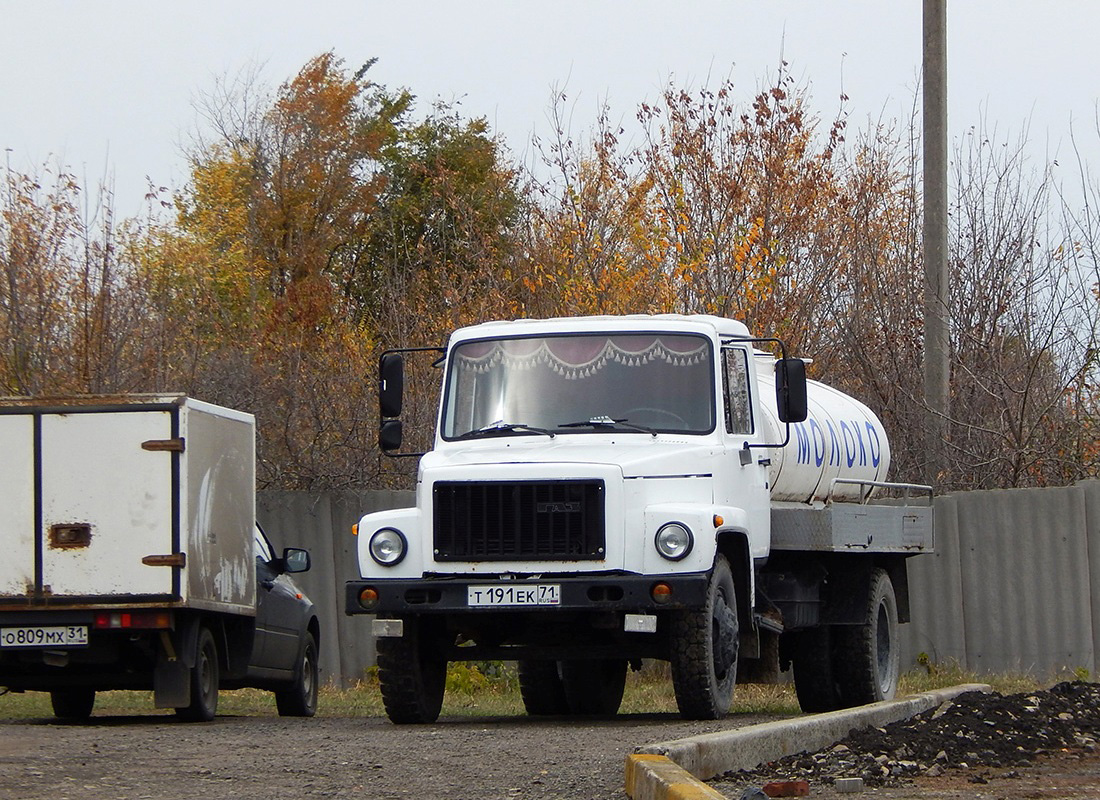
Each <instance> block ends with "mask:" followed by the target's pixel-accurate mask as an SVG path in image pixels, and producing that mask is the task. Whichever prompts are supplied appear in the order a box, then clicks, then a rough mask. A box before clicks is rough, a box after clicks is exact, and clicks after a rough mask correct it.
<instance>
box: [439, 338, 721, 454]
mask: <svg viewBox="0 0 1100 800" xmlns="http://www.w3.org/2000/svg"><path fill="white" fill-rule="evenodd" d="M448 370H449V374H448V378H447V391H446V396H445V401H444V408H443V437H444V438H446V439H456V438H460V437H466V438H468V437H476V436H505V435H539V434H545V433H551V434H552V435H559V434H568V433H586V432H588V433H590V432H607V431H608V430H615V431H616V432H619V431H621V432H627V433H637V434H645V433H658V432H676V433H707V432H709V431H711V430H713V429H714V401H713V395H714V391H713V386H714V377H713V369H712V357H711V346H710V342H709V340H708V339H706V338H705V337H703V336H696V335H691V334H598V335H567V336H546V337H524V338H514V339H489V340H478V341H471V342H464V343H462V344H460V345H458V346H456V347H455V348H454V350H453V352H452V353H451V356H450V358H449V362H448Z"/></svg>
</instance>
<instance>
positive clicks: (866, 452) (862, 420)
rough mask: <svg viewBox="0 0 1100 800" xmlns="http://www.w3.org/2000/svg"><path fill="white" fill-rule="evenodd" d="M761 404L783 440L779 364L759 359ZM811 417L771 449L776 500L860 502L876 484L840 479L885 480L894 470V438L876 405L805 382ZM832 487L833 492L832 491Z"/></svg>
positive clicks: (767, 423) (768, 428)
mask: <svg viewBox="0 0 1100 800" xmlns="http://www.w3.org/2000/svg"><path fill="white" fill-rule="evenodd" d="M756 361H757V373H758V376H759V379H760V398H761V401H762V402H761V403H760V407H761V408H762V409H763V411H764V430H765V432H767V435H768V437H769V440H770V441H774V442H781V441H783V437H784V435H785V428H786V426H785V425H784V424H783V423H781V422H780V421H779V416H778V413H777V412H776V408H775V402H774V400H771V401H770V402H769V400H770V398H774V397H775V375H774V373H773V371H772V370H773V364H774V362H773V361H772V360H771V359H770V357H769V358H767V359H764V358H759V357H758V358H757V359H756ZM806 393H807V400H808V403H807V405H808V408H809V415H808V416H807V417H806V420H805V421H804V422H798V423H793V424H792V425H791V437H790V440H789V441H788V442H787V444H786V445H784V446H783V447H773V448H771V449H770V450H769V457H770V458H771V464H770V466H769V468H768V470H769V479H770V484H771V496H772V500H775V501H788V502H798V503H815V502H825V501H827V500H845V501H856V502H858V501H859V500H861V499H866V498H867V497H868V496H869V495H870V494H871V493H873V488H872V487H861V486H859V485H857V484H850V483H840V484H836V485H835V487H834V485H833V480H834V479H836V478H847V479H854V480H862V481H884V480H886V475H887V473H888V472H889V469H890V442H889V440H888V439H887V436H886V431H885V429H884V428H883V427H882V423H881V422H880V421H879V419H878V417H877V416H876V415H875V414H874V412H873V411H871V409H869V408H868V407H867V406H866V405H864V404H863V403H861V402H860V401H859V400H856V399H855V398H854V397H851V396H849V395H846V394H844V393H843V392H841V391H838V390H837V389H834V388H833V387H831V386H827V385H825V384H824V383H819V382H818V381H806ZM830 490H831V493H830Z"/></svg>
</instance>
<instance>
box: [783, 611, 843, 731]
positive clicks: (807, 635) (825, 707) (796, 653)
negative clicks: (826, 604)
mask: <svg viewBox="0 0 1100 800" xmlns="http://www.w3.org/2000/svg"><path fill="white" fill-rule="evenodd" d="M789 635H790V636H793V637H795V638H794V644H793V646H792V650H793V652H792V655H791V669H792V671H793V672H794V690H795V694H796V695H798V707H799V708H801V709H802V710H803V711H805V712H806V713H808V714H817V713H819V712H822V711H835V710H836V709H838V708H841V707H842V703H841V699H840V691H839V690H838V688H837V684H836V677H835V675H834V673H833V643H832V637H831V629H830V628H828V627H824V626H823V627H820V628H810V629H809V630H804V631H799V632H797V633H792V634H789Z"/></svg>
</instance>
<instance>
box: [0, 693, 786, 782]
mask: <svg viewBox="0 0 1100 800" xmlns="http://www.w3.org/2000/svg"><path fill="white" fill-rule="evenodd" d="M766 719H769V718H768V717H761V716H752V715H738V716H735V717H732V718H730V719H727V720H724V721H723V722H684V721H683V720H681V719H679V718H678V717H677V716H675V715H671V714H662V715H622V716H618V717H614V718H611V719H607V720H597V721H593V720H563V721H555V722H548V721H546V720H537V719H531V718H528V717H492V718H469V717H462V718H452V719H446V720H443V721H441V722H440V723H438V724H435V725H413V726H397V725H392V724H390V723H389V722H388V721H386V720H384V719H377V718H366V719H364V718H358V719H347V718H336V717H326V716H324V708H322V710H321V715H319V716H317V717H315V718H314V719H280V718H278V717H231V716H219V717H217V718H216V719H215V720H214V722H212V723H208V724H185V723H179V722H176V721H175V719H174V717H172V716H159V715H158V716H133V717H102V716H93V717H92V719H91V720H90V721H89V722H88V723H86V724H59V723H57V722H55V721H53V720H45V719H44V720H18V721H3V720H0V798H4V799H5V800H6V799H7V798H12V799H13V800H15V799H16V798H18V800H69V799H70V798H81V799H82V800H83V799H85V798H87V799H89V800H90V799H91V798H95V800H107V798H110V800H192V799H193V800H199V799H200V798H201V800H211V799H212V798H216V799H217V800H223V798H225V799H228V798H244V799H245V800H271V798H273V797H275V798H311V797H324V798H349V799H350V798H354V800H365V798H369V799H370V800H388V799H389V798H422V799H423V800H433V799H434V798H446V799H447V800H496V799H497V798H509V799H511V798H517V799H518V800H526V799H527V798H540V799H543V798H563V800H564V799H565V798H568V800H589V799H590V800H624V798H625V797H626V795H625V793H624V792H623V765H624V762H625V759H626V755H627V754H628V753H630V752H632V751H633V749H634V748H635V747H636V746H639V745H643V744H649V743H652V742H656V741H665V740H668V739H675V738H680V737H684V736H692V735H695V734H699V733H708V732H711V731H715V730H721V729H727V728H730V727H736V726H740V725H750V724H754V723H757V722H762V721H765V720H766Z"/></svg>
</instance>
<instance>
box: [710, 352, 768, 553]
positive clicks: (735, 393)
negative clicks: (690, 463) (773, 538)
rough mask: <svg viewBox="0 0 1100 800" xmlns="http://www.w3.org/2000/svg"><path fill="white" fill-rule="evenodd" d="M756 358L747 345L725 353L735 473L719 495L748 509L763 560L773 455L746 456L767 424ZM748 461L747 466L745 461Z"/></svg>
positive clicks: (753, 542) (756, 450)
mask: <svg viewBox="0 0 1100 800" xmlns="http://www.w3.org/2000/svg"><path fill="white" fill-rule="evenodd" d="M752 358H753V355H752V352H751V351H750V350H749V349H748V348H747V347H745V346H744V345H736V346H735V345H725V346H723V347H722V394H723V405H724V411H725V413H724V415H723V416H724V418H725V429H726V437H725V440H726V448H727V453H726V456H727V458H726V459H725V463H726V464H727V465H729V469H730V470H732V474H731V475H730V477H729V479H728V480H725V481H722V482H720V483H721V488H719V489H717V490H716V491H718V492H723V491H724V492H727V493H728V494H727V496H725V497H722V498H716V500H717V501H718V502H721V503H728V504H729V505H732V506H735V507H737V508H741V509H744V511H745V512H746V514H747V515H748V519H749V530H748V536H749V548H750V550H751V551H752V555H753V556H754V557H756V556H763V555H767V552H768V540H769V534H770V530H771V497H770V494H769V491H768V463H769V462H768V450H767V449H766V448H761V447H753V448H751V449H750V450H748V451H747V454H746V453H745V444H746V443H752V444H758V443H759V442H761V441H762V438H761V437H762V436H766V433H764V431H763V424H764V422H763V419H762V418H761V417H762V415H761V414H760V412H759V403H760V402H761V398H759V396H758V390H757V387H756V386H755V385H754V384H755V381H753V380H752V377H753V376H755V372H754V371H753V364H752V361H751V359H752ZM745 458H747V459H748V461H747V463H744V461H743V459H745Z"/></svg>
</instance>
